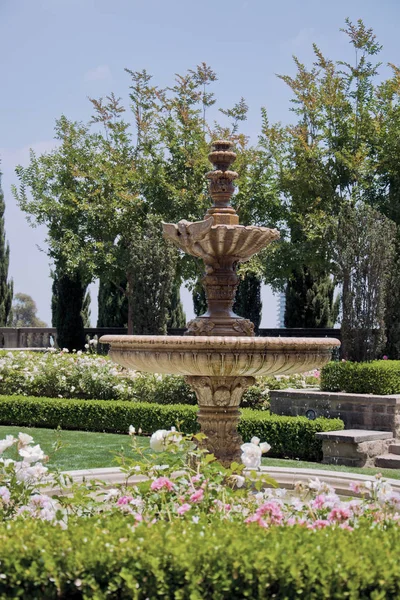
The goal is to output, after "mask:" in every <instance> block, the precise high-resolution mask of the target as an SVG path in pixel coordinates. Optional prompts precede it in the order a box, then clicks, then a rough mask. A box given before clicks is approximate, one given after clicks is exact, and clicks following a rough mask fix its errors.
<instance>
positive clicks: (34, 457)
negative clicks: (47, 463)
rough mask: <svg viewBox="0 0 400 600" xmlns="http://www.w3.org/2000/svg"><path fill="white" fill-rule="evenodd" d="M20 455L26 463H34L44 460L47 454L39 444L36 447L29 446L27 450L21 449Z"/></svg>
mask: <svg viewBox="0 0 400 600" xmlns="http://www.w3.org/2000/svg"><path fill="white" fill-rule="evenodd" d="M19 455H20V456H22V458H23V459H24V462H27V463H32V462H36V461H38V460H43V459H44V457H45V453H44V452H43V450H42V449H41V447H40V446H39V444H37V445H36V446H27V447H26V448H20V450H19Z"/></svg>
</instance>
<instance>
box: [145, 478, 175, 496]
mask: <svg viewBox="0 0 400 600" xmlns="http://www.w3.org/2000/svg"><path fill="white" fill-rule="evenodd" d="M150 487H151V489H152V490H161V489H162V488H167V490H168V491H169V492H170V491H171V490H173V489H174V484H173V483H172V481H171V480H170V479H168V477H159V478H158V479H155V480H154V481H153V483H152V484H151V486H150Z"/></svg>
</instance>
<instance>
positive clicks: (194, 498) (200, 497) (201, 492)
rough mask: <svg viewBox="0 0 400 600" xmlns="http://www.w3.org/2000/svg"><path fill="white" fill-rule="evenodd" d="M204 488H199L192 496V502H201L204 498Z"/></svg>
mask: <svg viewBox="0 0 400 600" xmlns="http://www.w3.org/2000/svg"><path fill="white" fill-rule="evenodd" d="M203 496H204V490H203V489H201V488H200V489H199V490H197V491H196V492H194V493H193V494H192V495H191V496H190V502H201V501H202V500H203Z"/></svg>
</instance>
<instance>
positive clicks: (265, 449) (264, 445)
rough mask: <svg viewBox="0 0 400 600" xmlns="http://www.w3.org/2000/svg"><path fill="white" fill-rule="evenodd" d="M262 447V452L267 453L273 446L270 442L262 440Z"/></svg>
mask: <svg viewBox="0 0 400 600" xmlns="http://www.w3.org/2000/svg"><path fill="white" fill-rule="evenodd" d="M260 449H261V453H262V454H265V453H266V452H269V451H270V450H271V446H270V445H269V444H268V442H261V444H260Z"/></svg>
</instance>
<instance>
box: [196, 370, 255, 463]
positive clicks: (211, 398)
mask: <svg viewBox="0 0 400 600" xmlns="http://www.w3.org/2000/svg"><path fill="white" fill-rule="evenodd" d="M185 379H186V381H187V383H188V384H189V385H190V386H191V387H192V388H193V389H194V391H195V393H196V397H197V401H198V403H199V407H200V410H199V412H198V415H197V418H198V421H199V423H200V427H201V431H202V432H203V433H204V434H205V435H206V436H207V439H206V441H205V443H204V445H205V446H206V447H207V450H209V452H212V453H213V454H214V455H215V456H216V457H218V460H219V461H220V462H221V463H222V464H223V465H225V466H229V465H230V464H231V463H232V462H233V461H236V462H239V461H240V446H241V444H242V443H243V440H242V438H241V437H240V435H239V433H238V431H237V426H238V423H239V419H240V413H239V405H240V401H241V399H242V396H243V394H244V392H245V391H246V389H247V388H248V387H249V386H250V385H254V383H255V378H254V377H193V376H188V377H185Z"/></svg>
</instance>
